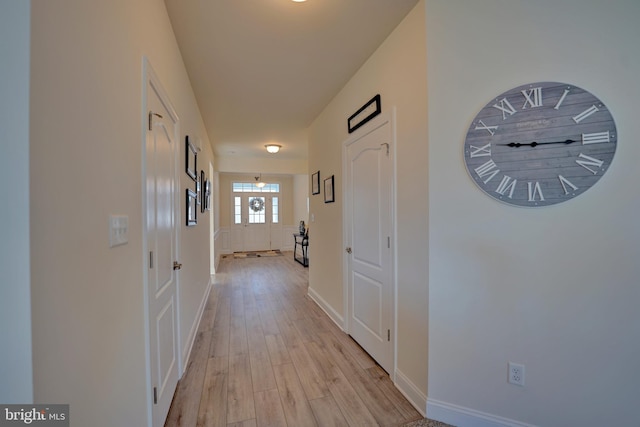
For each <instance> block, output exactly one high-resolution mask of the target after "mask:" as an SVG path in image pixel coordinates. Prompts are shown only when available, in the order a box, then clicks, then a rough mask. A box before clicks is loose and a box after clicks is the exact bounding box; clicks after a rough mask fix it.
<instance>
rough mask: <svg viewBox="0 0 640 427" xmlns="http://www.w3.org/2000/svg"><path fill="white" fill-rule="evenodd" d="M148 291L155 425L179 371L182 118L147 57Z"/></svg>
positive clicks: (159, 423)
mask: <svg viewBox="0 0 640 427" xmlns="http://www.w3.org/2000/svg"><path fill="white" fill-rule="evenodd" d="M145 70H146V71H145V79H146V82H145V83H146V94H145V96H144V100H145V107H146V108H145V127H146V131H145V149H144V158H143V171H144V172H143V173H144V175H143V190H144V194H145V204H144V209H143V212H144V230H145V232H144V238H143V248H144V258H143V259H145V261H146V262H145V268H144V271H145V274H144V277H145V282H146V283H145V295H146V301H147V311H146V314H147V333H148V337H147V340H148V342H147V346H148V347H147V348H148V352H149V353H148V372H147V374H148V378H149V405H150V406H149V407H150V418H151V423H152V424H151V425H152V426H154V427H159V426H163V425H164V422H165V419H166V416H167V414H168V412H169V407H170V406H171V401H172V399H173V395H174V392H175V389H176V385H177V383H178V378H179V375H180V374H179V372H180V371H181V366H180V364H181V361H180V351H179V327H178V307H179V304H178V281H177V274H176V270H174V262H176V261H177V260H178V248H179V245H178V242H179V239H178V233H179V229H180V227H179V221H178V219H179V206H180V204H179V199H178V195H179V194H180V191H179V179H178V176H177V170H178V169H177V159H178V158H179V154H178V153H179V151H178V150H179V141H180V139H179V129H178V126H179V121H178V116H177V115H176V113H175V111H174V110H173V108H172V107H171V103H170V101H169V99H168V97H167V95H166V93H165V92H164V90H163V89H162V87H161V85H160V83H159V81H158V79H157V77H156V76H155V73H153V70H152V69H151V67H150V65H149V64H148V63H147V62H146V61H145Z"/></svg>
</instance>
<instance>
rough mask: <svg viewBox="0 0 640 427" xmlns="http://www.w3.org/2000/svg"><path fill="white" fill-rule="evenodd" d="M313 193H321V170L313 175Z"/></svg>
mask: <svg viewBox="0 0 640 427" xmlns="http://www.w3.org/2000/svg"><path fill="white" fill-rule="evenodd" d="M311 194H320V171H318V172H316V173H314V174H313V175H311Z"/></svg>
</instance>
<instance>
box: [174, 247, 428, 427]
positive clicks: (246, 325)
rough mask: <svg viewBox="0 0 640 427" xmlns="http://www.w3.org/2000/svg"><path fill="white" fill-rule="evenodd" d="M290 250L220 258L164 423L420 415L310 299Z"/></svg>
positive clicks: (361, 422) (392, 419)
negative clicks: (274, 254)
mask: <svg viewBox="0 0 640 427" xmlns="http://www.w3.org/2000/svg"><path fill="white" fill-rule="evenodd" d="M307 286H308V269H306V268H304V267H302V266H301V265H300V264H298V263H296V262H295V261H294V260H293V254H292V253H291V252H289V253H286V252H285V253H284V256H280V257H269V258H246V259H234V258H233V257H227V258H223V259H222V260H221V262H220V266H219V269H218V273H217V274H216V275H215V281H214V286H213V288H212V290H211V293H210V296H209V300H208V301H207V305H206V308H205V311H204V314H203V318H202V321H201V324H200V328H199V330H198V334H197V337H196V341H195V343H194V347H193V349H192V352H191V358H190V360H189V363H188V365H187V370H186V372H185V374H184V376H183V377H182V379H181V380H180V382H179V383H178V388H177V390H176V394H175V396H174V399H173V403H172V405H171V410H170V411H169V415H168V417H167V421H166V423H165V426H166V427H177V426H180V427H195V426H197V427H201V426H202V427H205V426H206V427H215V426H225V427H231V426H234V427H241V426H242V427H249V426H252V427H266V426H288V427H304V426H320V427H325V426H401V425H402V424H404V423H407V422H410V421H414V420H418V419H421V416H420V414H419V413H418V412H417V411H416V410H415V409H414V408H413V407H412V406H411V404H409V402H408V401H407V400H406V399H405V398H404V396H402V394H401V393H400V392H399V391H398V390H397V389H396V388H395V386H394V385H393V384H392V382H391V380H390V379H389V376H388V375H387V374H386V372H385V371H384V370H382V369H381V368H380V367H379V366H378V365H377V364H376V363H375V361H374V360H373V359H371V357H369V355H368V354H367V353H366V352H364V351H363V350H362V348H360V346H358V344H356V343H355V341H353V340H352V339H351V338H350V337H349V336H348V335H346V334H344V333H343V332H342V331H340V329H339V328H338V327H337V326H336V325H335V324H334V323H333V322H332V321H331V320H330V319H329V317H328V316H327V315H326V314H325V313H324V312H323V311H322V310H321V309H320V308H319V307H318V306H317V305H316V304H315V303H314V302H313V301H312V300H311V299H310V298H309V297H308V296H307Z"/></svg>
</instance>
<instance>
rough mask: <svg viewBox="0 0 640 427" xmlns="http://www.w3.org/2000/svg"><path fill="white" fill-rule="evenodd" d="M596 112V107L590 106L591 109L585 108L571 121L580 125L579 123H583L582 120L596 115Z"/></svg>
mask: <svg viewBox="0 0 640 427" xmlns="http://www.w3.org/2000/svg"><path fill="white" fill-rule="evenodd" d="M598 111H600V110H598V107H596V106H595V105H592V106H591V107H589V108H587V109H586V110H584V111H583V112H582V113H580V114H578V115H577V116H575V117H574V118H573V121H574V122H576V123H580V122H581V121H583V120H584V119H586V118H587V117H589V116H590V115H592V114H594V113H597V112H598Z"/></svg>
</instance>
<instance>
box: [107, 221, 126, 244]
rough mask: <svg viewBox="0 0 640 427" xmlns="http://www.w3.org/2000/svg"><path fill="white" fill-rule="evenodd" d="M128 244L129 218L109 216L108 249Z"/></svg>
mask: <svg viewBox="0 0 640 427" xmlns="http://www.w3.org/2000/svg"><path fill="white" fill-rule="evenodd" d="M128 242H129V217H128V216H127V215H110V216H109V247H110V248H113V247H114V246H120V245H124V244H126V243H128Z"/></svg>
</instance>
